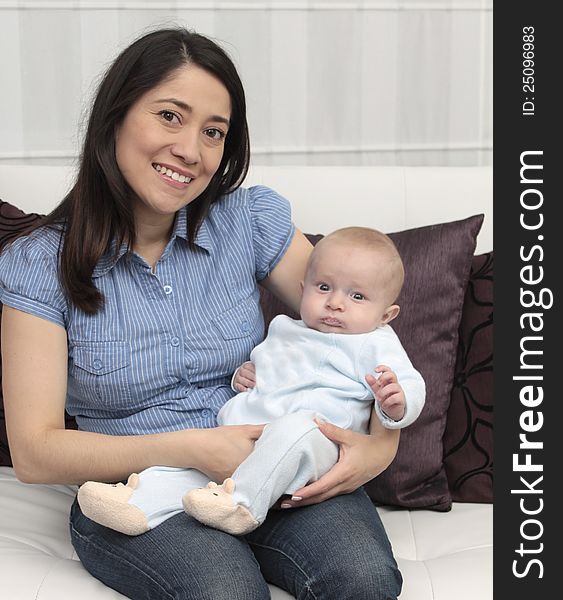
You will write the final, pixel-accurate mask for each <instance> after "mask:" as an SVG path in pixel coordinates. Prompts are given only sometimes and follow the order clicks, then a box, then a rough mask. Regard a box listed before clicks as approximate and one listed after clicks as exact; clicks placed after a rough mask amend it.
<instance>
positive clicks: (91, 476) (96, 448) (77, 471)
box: [2, 306, 262, 484]
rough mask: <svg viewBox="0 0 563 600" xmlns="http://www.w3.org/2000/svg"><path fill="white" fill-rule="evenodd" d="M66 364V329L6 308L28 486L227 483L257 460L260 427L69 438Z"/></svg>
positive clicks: (18, 445)
mask: <svg viewBox="0 0 563 600" xmlns="http://www.w3.org/2000/svg"><path fill="white" fill-rule="evenodd" d="M67 363H68V347H67V337H66V331H65V330H64V329H63V328H62V327H59V326H58V325H55V324H54V323H51V322H49V321H46V320H44V319H40V318H39V317H35V316H32V315H30V314H27V313H24V312H21V311H19V310H15V309H12V308H10V307H8V306H4V308H3V316H2V376H3V389H4V406H5V413H6V424H7V432H8V439H9V443H10V449H11V453H12V460H13V464H14V468H15V471H16V475H17V477H18V479H20V480H21V481H24V482H27V483H61V484H64V483H67V484H80V483H83V482H84V481H87V480H96V481H120V480H122V479H125V478H127V476H128V475H129V474H130V473H132V472H138V471H140V470H142V469H145V468H147V467H150V466H153V465H167V466H178V467H195V468H198V469H199V470H201V471H203V472H205V473H208V474H209V475H210V477H217V478H220V477H223V478H224V477H227V476H229V475H230V474H231V473H232V472H233V471H234V469H235V468H236V467H237V466H238V465H239V464H240V462H242V460H244V458H246V456H247V455H248V454H249V453H250V452H251V450H252V448H253V446H254V440H256V439H257V438H258V437H259V436H260V433H261V432H262V427H261V426H254V425H249V426H241V427H220V428H215V429H213V430H204V429H201V430H199V429H192V430H184V431H175V432H169V433H160V434H154V435H139V436H113V435H103V434H98V433H90V432H84V431H74V430H65V423H64V417H65V399H66V388H67ZM220 480H221V481H222V479H220Z"/></svg>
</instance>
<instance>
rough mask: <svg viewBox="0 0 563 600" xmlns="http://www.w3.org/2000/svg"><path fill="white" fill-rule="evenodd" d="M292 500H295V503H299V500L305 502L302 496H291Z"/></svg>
mask: <svg viewBox="0 0 563 600" xmlns="http://www.w3.org/2000/svg"><path fill="white" fill-rule="evenodd" d="M291 499H292V500H293V502H299V500H303V498H302V497H301V496H291Z"/></svg>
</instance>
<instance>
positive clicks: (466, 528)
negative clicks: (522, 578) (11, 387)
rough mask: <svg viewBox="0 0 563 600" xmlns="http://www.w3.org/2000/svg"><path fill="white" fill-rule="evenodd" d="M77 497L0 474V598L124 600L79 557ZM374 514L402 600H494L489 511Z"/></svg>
mask: <svg viewBox="0 0 563 600" xmlns="http://www.w3.org/2000/svg"><path fill="white" fill-rule="evenodd" d="M75 495H76V488H74V487H72V486H63V485H30V484H23V483H20V482H19V481H17V480H16V478H15V475H14V472H13V470H12V469H9V468H5V467H0V581H1V590H2V591H1V594H2V595H1V596H0V597H2V598H6V599H10V600H12V599H14V600H15V599H17V598H21V599H25V600H27V599H31V598H34V599H35V600H61V598H80V600H118V599H122V598H123V596H122V595H121V594H119V593H118V592H115V591H114V590H112V589H110V588H108V587H105V586H104V585H103V584H102V583H100V582H99V581H98V580H97V579H94V577H92V576H91V575H90V574H89V573H88V572H87V571H86V569H84V567H83V566H82V565H81V563H80V562H79V560H78V558H77V556H76V552H75V551H74V549H73V547H72V544H71V541H70V535H69V526H68V514H69V512H70V506H71V504H72V502H73V500H74V497H75ZM378 511H379V514H380V515H381V519H382V521H383V524H384V526H385V530H386V531H387V533H388V535H389V539H390V541H391V544H392V545H393V552H394V554H395V557H396V559H397V562H398V564H399V569H400V570H401V573H402V574H403V579H404V584H403V590H402V593H401V596H400V598H401V600H491V599H492V597H493V593H492V580H493V578H492V563H493V561H492V550H493V548H492V546H493V527H492V517H493V507H492V505H490V504H469V503H465V504H460V503H455V504H454V505H453V509H452V510H451V511H450V512H449V513H437V512H435V511H426V510H416V511H408V510H402V509H397V508H394V507H391V508H389V507H378ZM452 532H455V535H452ZM67 590H68V592H67ZM270 591H271V594H272V600H282V599H283V600H289V599H290V598H291V597H292V596H290V595H289V594H287V593H286V592H283V591H282V590H280V589H279V588H276V587H275V586H272V585H271V586H270Z"/></svg>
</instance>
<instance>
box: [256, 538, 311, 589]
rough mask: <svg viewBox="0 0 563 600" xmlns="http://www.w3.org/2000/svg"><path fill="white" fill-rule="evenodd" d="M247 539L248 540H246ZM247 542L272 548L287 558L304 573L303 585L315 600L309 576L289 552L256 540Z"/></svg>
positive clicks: (266, 548)
mask: <svg viewBox="0 0 563 600" xmlns="http://www.w3.org/2000/svg"><path fill="white" fill-rule="evenodd" d="M247 541H248V540H247ZM248 543H249V544H250V545H251V546H256V547H257V548H264V549H265V550H272V551H273V552H276V553H278V554H281V555H282V556H284V557H285V558H287V560H289V561H290V562H291V563H292V564H293V565H294V566H295V568H296V569H298V570H299V571H300V572H301V573H303V575H305V579H306V581H305V585H306V586H307V591H308V592H309V593H310V594H311V596H312V597H313V598H314V599H315V600H316V598H317V596H316V595H315V592H313V590H312V589H311V586H310V584H309V582H310V581H311V578H310V577H309V575H308V574H307V573H306V572H305V571H304V570H303V569H302V568H301V566H300V565H299V564H297V562H296V561H295V560H294V559H293V558H291V556H289V554H286V553H285V552H284V551H283V550H280V549H279V548H273V547H272V546H266V545H265V544H258V543H256V542H251V541H248Z"/></svg>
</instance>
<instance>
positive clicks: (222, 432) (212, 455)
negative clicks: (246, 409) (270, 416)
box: [192, 425, 264, 483]
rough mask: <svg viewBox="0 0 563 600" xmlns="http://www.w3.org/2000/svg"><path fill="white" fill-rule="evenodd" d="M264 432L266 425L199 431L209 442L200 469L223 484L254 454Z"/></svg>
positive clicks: (203, 442)
mask: <svg viewBox="0 0 563 600" xmlns="http://www.w3.org/2000/svg"><path fill="white" fill-rule="evenodd" d="M263 429H264V425H224V426H222V427H213V428H211V429H202V430H198V433H200V434H201V435H204V436H205V438H204V439H203V440H202V443H201V444H200V447H201V451H202V452H201V454H202V456H201V457H200V460H199V461H198V464H197V468H198V469H199V470H200V471H202V472H203V473H205V474H206V475H208V476H209V478H210V479H211V480H212V481H216V482H217V483H223V481H224V480H225V479H226V478H227V477H230V476H231V475H232V474H233V472H234V471H235V470H236V468H237V467H238V466H239V465H240V463H241V462H242V461H243V460H244V459H245V458H246V457H247V456H248V455H249V454H250V453H251V452H252V450H254V443H255V442H256V440H257V439H258V438H259V437H260V436H261V435H262V430H263ZM192 431H193V430H192Z"/></svg>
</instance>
